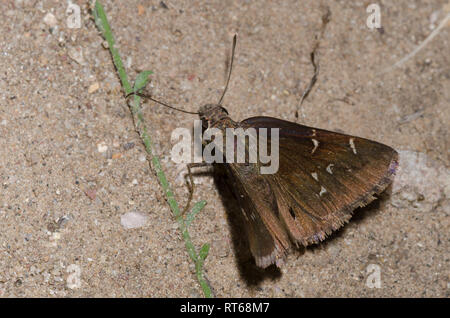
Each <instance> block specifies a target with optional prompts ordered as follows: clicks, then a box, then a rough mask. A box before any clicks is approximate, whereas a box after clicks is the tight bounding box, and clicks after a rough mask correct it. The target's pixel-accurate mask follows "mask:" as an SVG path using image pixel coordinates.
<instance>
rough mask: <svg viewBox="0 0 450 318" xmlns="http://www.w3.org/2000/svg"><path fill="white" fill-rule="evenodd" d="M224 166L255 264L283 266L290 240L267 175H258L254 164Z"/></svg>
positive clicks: (263, 266) (260, 265)
mask: <svg viewBox="0 0 450 318" xmlns="http://www.w3.org/2000/svg"><path fill="white" fill-rule="evenodd" d="M225 166H226V168H227V173H228V176H229V179H230V180H231V186H232V187H231V188H232V189H233V191H234V193H235V195H236V198H237V199H238V201H239V204H240V206H241V209H242V213H243V220H244V222H245V223H246V226H245V228H246V230H247V236H248V240H249V245H250V251H251V252H252V254H253V257H254V258H255V262H256V265H258V266H259V267H262V268H265V267H267V266H269V265H271V264H277V266H281V263H282V261H283V259H284V257H285V255H286V252H287V250H288V248H289V246H290V241H289V236H288V233H287V231H286V229H285V227H284V225H283V224H282V223H281V222H280V219H279V218H278V217H277V216H276V214H274V211H277V209H278V207H277V200H276V196H275V193H274V192H273V191H272V188H271V186H270V184H269V182H268V180H267V178H265V177H264V176H263V175H261V174H259V172H258V169H257V166H256V165H254V164H253V165H245V164H235V163H231V164H228V165H225Z"/></svg>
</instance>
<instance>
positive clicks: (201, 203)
mask: <svg viewBox="0 0 450 318" xmlns="http://www.w3.org/2000/svg"><path fill="white" fill-rule="evenodd" d="M205 205H206V201H204V200H202V201H199V202H197V203H196V204H195V205H194V207H193V208H192V211H191V212H190V213H189V214H188V215H187V216H186V220H185V221H184V223H185V224H186V227H189V225H191V223H192V221H194V218H195V216H196V215H197V214H198V213H199V212H200V211H201V210H202V209H203V208H204V207H205Z"/></svg>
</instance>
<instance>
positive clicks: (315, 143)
mask: <svg viewBox="0 0 450 318" xmlns="http://www.w3.org/2000/svg"><path fill="white" fill-rule="evenodd" d="M311 140H312V142H313V144H314V149H313V150H312V151H311V154H313V153H314V151H316V149H317V147H319V142H318V141H317V140H316V139H311Z"/></svg>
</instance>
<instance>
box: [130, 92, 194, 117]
mask: <svg viewBox="0 0 450 318" xmlns="http://www.w3.org/2000/svg"><path fill="white" fill-rule="evenodd" d="M131 95H136V96H139V97H142V98H146V99H149V100H151V101H152V102H155V103H157V104H160V105H162V106H165V107H167V108H170V109H173V110H177V111H179V112H182V113H186V114H193V115H198V112H190V111H187V110H184V109H180V108H176V107H173V106H170V105H168V104H166V103H163V102H161V101H159V100H157V99H154V98H153V97H151V96H149V95H145V94H141V93H138V92H131V93H129V94H127V96H125V98H128V97H129V96H131Z"/></svg>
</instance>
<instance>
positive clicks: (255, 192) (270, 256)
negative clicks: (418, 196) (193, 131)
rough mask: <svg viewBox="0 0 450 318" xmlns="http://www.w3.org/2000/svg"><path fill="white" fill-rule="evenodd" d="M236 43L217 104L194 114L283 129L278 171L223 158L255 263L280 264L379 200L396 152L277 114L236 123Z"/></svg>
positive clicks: (218, 124) (209, 121)
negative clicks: (232, 105) (231, 94)
mask: <svg viewBox="0 0 450 318" xmlns="http://www.w3.org/2000/svg"><path fill="white" fill-rule="evenodd" d="M235 46H236V36H235V37H234V39H233V53H232V59H231V64H230V71H229V75H228V80H227V84H226V87H225V89H224V92H223V94H222V97H221V99H220V101H219V103H218V104H208V105H205V106H203V107H201V108H200V110H199V112H198V113H195V114H199V116H200V119H201V120H202V124H203V126H204V128H205V129H206V128H218V129H220V130H221V131H223V132H224V134H225V130H226V129H227V128H243V129H247V128H256V131H259V129H260V128H267V131H268V132H269V136H270V131H271V130H270V129H271V128H279V169H278V171H277V172H276V173H274V174H261V172H260V169H259V167H260V163H249V162H245V163H224V166H225V167H226V168H225V170H226V172H227V174H228V177H229V179H230V180H231V183H232V184H231V185H232V188H233V191H234V192H235V195H236V197H237V198H238V201H239V204H240V206H241V208H242V212H243V216H244V217H243V219H244V220H245V223H246V224H245V225H246V226H245V228H246V230H247V236H248V240H249V245H250V250H251V253H252V254H253V256H254V258H255V261H256V264H257V265H258V266H259V267H262V268H266V267H267V266H269V265H271V264H275V265H276V266H278V267H279V266H281V264H282V263H283V260H284V258H285V256H286V254H287V253H288V251H289V249H290V248H291V246H293V245H295V246H300V245H303V246H307V245H310V244H315V243H319V242H320V241H322V240H324V239H325V238H326V237H327V236H328V235H329V234H331V233H332V232H333V231H335V230H337V229H339V228H340V227H341V226H343V225H344V224H345V223H346V222H347V221H348V220H349V219H350V218H351V216H352V212H353V211H354V210H355V209H356V208H358V207H362V206H365V205H366V204H368V203H369V202H371V201H372V200H374V199H375V197H374V195H375V194H378V193H380V192H382V191H383V190H384V189H385V188H386V187H387V186H388V185H389V184H390V183H391V181H392V179H393V176H394V173H395V171H396V168H397V166H398V154H397V152H396V151H395V150H394V149H392V148H391V147H389V146H386V145H383V144H380V143H378V142H375V141H371V140H368V139H364V138H359V137H355V136H350V135H345V134H341V133H336V132H331V131H327V130H322V129H318V128H312V127H307V126H303V125H299V124H296V123H293V122H288V121H284V120H280V119H276V118H272V117H252V118H249V119H246V120H243V121H241V122H235V121H233V120H232V119H231V118H230V117H229V116H228V112H227V110H226V109H225V108H224V107H223V106H222V105H221V102H222V99H223V97H224V94H225V92H226V90H227V87H228V82H229V79H230V75H231V69H232V65H233V57H234V49H235ZM136 94H137V95H140V96H142V97H147V98H150V99H151V100H153V101H155V102H158V103H160V104H163V105H165V106H168V105H167V104H164V103H161V102H159V101H157V100H154V99H153V98H151V97H149V96H146V95H142V94H139V93H136ZM169 107H171V106H169ZM171 108H174V107H171ZM184 112H186V111H184ZM188 113H190V112H188ZM270 140H271V139H270V138H267V141H268V142H269V143H270ZM268 149H270V145H269V146H268ZM189 171H190V170H189ZM191 183H192V180H191Z"/></svg>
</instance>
